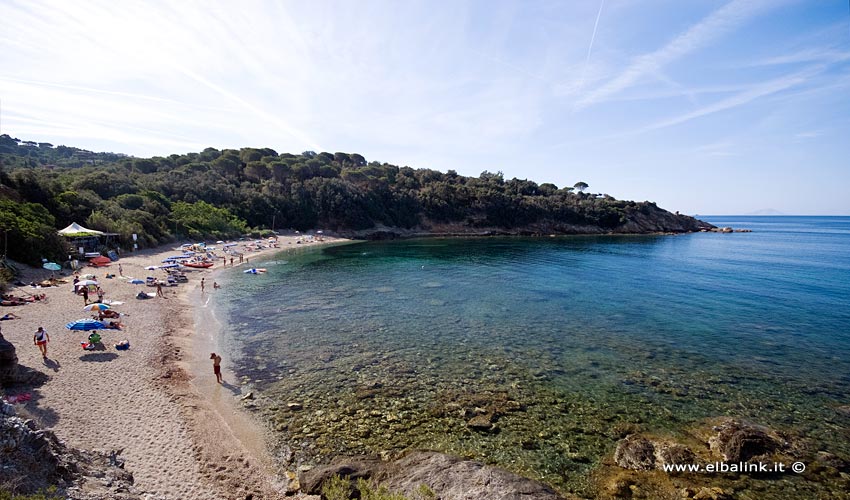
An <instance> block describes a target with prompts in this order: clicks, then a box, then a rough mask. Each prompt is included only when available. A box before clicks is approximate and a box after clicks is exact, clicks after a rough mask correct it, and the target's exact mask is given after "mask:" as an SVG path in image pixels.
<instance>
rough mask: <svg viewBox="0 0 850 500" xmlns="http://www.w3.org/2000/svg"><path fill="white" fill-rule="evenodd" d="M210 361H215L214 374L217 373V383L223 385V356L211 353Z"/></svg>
mask: <svg viewBox="0 0 850 500" xmlns="http://www.w3.org/2000/svg"><path fill="white" fill-rule="evenodd" d="M210 359H211V360H213V373H215V381H216V382H218V383H219V384H220V383H221V356H219V355H218V354H216V353H214V352H211V353H210Z"/></svg>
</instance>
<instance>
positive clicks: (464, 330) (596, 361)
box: [212, 215, 850, 498]
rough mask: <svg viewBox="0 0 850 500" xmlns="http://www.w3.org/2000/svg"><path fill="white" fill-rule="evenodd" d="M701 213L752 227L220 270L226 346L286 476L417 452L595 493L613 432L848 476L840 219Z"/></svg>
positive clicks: (385, 245)
mask: <svg viewBox="0 0 850 500" xmlns="http://www.w3.org/2000/svg"><path fill="white" fill-rule="evenodd" d="M700 218H701V219H702V220H705V221H707V222H710V223H712V224H714V225H716V226H721V227H722V226H732V227H735V228H747V229H752V231H753V232H751V233H732V234H720V233H693V234H683V235H605V236H590V235H588V236H559V237H551V238H524V237H490V238H428V239H415V240H401V241H382V242H354V243H350V244H343V245H334V246H326V247H321V248H315V249H310V248H307V249H301V248H292V249H286V250H284V251H282V252H281V253H279V254H276V255H274V256H271V257H269V258H268V259H267V260H265V261H262V262H253V261H252V265H256V266H257V267H264V268H266V269H267V270H268V271H267V272H266V273H265V274H262V275H247V274H244V273H243V272H242V271H243V270H244V268H243V269H239V268H234V269H232V270H225V271H222V273H221V275H220V278H221V279H220V281H221V282H222V285H223V287H224V288H223V290H224V291H226V293H218V294H214V295H213V299H212V306H213V309H214V310H215V314H216V316H218V317H219V318H226V321H224V322H223V327H222V331H221V332H219V342H220V343H221V345H222V347H223V351H224V353H225V357H226V359H227V360H228V361H229V363H230V366H232V367H233V370H234V372H235V373H236V374H237V376H238V377H240V379H241V380H242V381H243V382H244V383H247V384H250V386H251V387H252V389H253V390H255V391H256V392H257V393H258V394H260V395H261V396H262V397H263V398H264V399H265V400H267V401H271V402H272V403H270V404H267V405H265V406H263V407H262V408H261V409H260V410H258V411H259V412H260V416H261V418H263V419H265V420H266V421H267V422H269V424H270V426H271V428H273V429H276V432H277V433H278V435H279V437H280V443H279V444H278V448H277V449H278V452H279V455H280V456H281V457H284V459H283V460H284V461H287V462H290V463H291V464H294V465H299V464H308V465H313V464H317V463H322V462H323V461H327V460H329V459H330V458H332V457H333V456H335V455H353V454H366V453H376V454H383V455H384V456H386V457H392V456H396V455H397V454H399V453H401V452H403V451H404V450H407V449H413V448H428V449H436V450H439V451H443V452H448V453H455V454H458V455H461V456H465V457H470V458H475V459H478V460H482V461H485V462H488V463H494V464H497V465H499V466H502V467H505V468H507V469H509V470H512V471H515V472H518V473H521V474H523V475H525V476H528V477H531V478H533V479H537V480H541V481H543V482H546V483H548V484H550V485H552V486H554V487H555V488H557V489H559V490H560V491H562V492H572V493H576V494H579V495H585V496H594V495H596V494H597V491H596V489H595V488H596V486H595V485H594V480H593V475H594V471H597V470H599V468H600V466H601V465H602V464H603V463H604V462H605V461H606V460H608V461H610V458H611V456H612V454H613V450H614V447H615V446H616V443H617V440H618V439H619V438H620V437H622V434H623V430H624V429H625V430H628V429H638V430H640V431H641V432H649V433H653V434H658V435H666V436H672V437H687V436H689V435H690V434H689V429H692V428H693V427H694V426H697V425H700V423H701V422H705V421H706V420H707V419H711V418H715V417H719V416H732V417H736V418H741V419H745V420H748V421H751V422H754V423H758V424H762V425H766V426H769V427H771V428H774V429H778V430H781V431H782V432H785V433H787V434H788V435H791V436H796V437H799V438H800V439H802V440H805V442H806V443H809V447H810V448H811V449H813V450H815V451H827V452H829V453H833V454H836V455H838V456H840V457H843V458H844V459H845V460H846V459H850V432H848V417H847V416H845V415H842V414H841V413H840V412H838V411H836V408H838V407H840V406H843V405H848V404H850V328H848V325H850V307H848V306H850V217H848V216H705V215H703V216H700ZM288 402H297V403H298V404H300V405H302V406H303V410H301V411H299V412H292V411H289V410H288V409H287V403H288ZM494 405H497V406H498V405H501V406H500V409H499V410H498V411H499V413H498V416H499V418H498V419H494V423H495V425H496V426H497V429H498V432H476V431H473V430H470V428H469V426H468V421H469V420H470V419H471V418H473V417H475V416H476V415H478V414H480V413H481V412H485V413H486V412H492V409H493V408H494ZM805 481H808V480H807V479H804V478H802V477H787V478H779V479H776V478H770V479H765V480H764V481H763V482H764V484H763V485H761V486H759V488H760V490H759V491H761V492H762V493H764V494H763V495H761V497H765V498H771V497H773V496H771V495H779V493H778V492H785V493H788V492H792V491H796V490H793V488H796V487H800V486H801V485H802V484H803V483H801V482H805ZM809 486H810V485H806V488H809ZM817 487H818V486H817V485H815V486H811V488H815V489H814V490H812V489H811V488H809V489H806V488H804V490H805V491H807V492H809V493H810V492H811V491H820V490H817ZM801 491H802V490H801ZM765 492H766V493H765ZM809 493H807V494H809ZM827 493H828V492H827ZM765 495H766V496H765ZM782 496H783V497H785V498H795V495H794V494H791V493H789V494H788V495H784V494H783V495H782ZM776 497H777V498H779V497H780V496H776ZM796 497H797V498H806V496H805V495H803V494H801V495H798V496H796Z"/></svg>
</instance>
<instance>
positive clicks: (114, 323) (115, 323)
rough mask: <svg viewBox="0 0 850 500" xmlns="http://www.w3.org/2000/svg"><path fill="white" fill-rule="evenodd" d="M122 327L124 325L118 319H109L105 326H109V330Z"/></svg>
mask: <svg viewBox="0 0 850 500" xmlns="http://www.w3.org/2000/svg"><path fill="white" fill-rule="evenodd" d="M123 327H124V324H123V323H121V322H120V321H110V322H109V323H107V324H106V328H109V329H111V330H120V329H121V328H123Z"/></svg>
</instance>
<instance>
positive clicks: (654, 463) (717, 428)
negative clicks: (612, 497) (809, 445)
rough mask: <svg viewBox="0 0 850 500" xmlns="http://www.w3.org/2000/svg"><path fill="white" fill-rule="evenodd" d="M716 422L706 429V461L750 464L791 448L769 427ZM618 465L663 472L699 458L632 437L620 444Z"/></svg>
mask: <svg viewBox="0 0 850 500" xmlns="http://www.w3.org/2000/svg"><path fill="white" fill-rule="evenodd" d="M716 422H717V424H716V425H714V426H712V427H711V428H710V429H706V431H705V433H706V434H707V438H705V441H704V442H703V447H701V450H699V451H700V453H701V454H702V456H703V457H704V458H705V459H711V460H721V461H724V462H733V463H737V462H747V461H752V460H754V459H759V458H766V457H768V456H770V455H772V454H774V453H782V452H783V451H787V450H788V449H789V447H790V444H789V443H788V442H787V441H786V440H785V439H784V438H783V437H782V436H781V435H780V434H779V433H777V432H776V431H774V430H772V429H769V428H767V427H764V426H761V425H755V424H751V423H749V422H746V421H743V420H739V419H734V418H726V417H724V418H721V419H720V420H719V421H716ZM706 447H707V449H705V448H706ZM614 461H615V462H616V463H617V465H619V466H620V467H622V468H624V469H632V470H652V469H663V468H664V466H665V465H675V464H693V463H696V462H697V456H696V454H695V453H694V452H693V451H691V449H690V448H688V447H687V446H685V445H683V444H681V443H677V442H673V441H669V440H661V439H651V438H648V437H646V436H641V435H638V434H632V435H630V436H626V437H625V438H624V439H621V440H620V441H619V442H618V443H617V449H616V450H615V451H614Z"/></svg>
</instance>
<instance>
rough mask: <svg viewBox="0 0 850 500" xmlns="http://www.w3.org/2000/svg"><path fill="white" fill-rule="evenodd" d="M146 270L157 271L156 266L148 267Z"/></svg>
mask: <svg viewBox="0 0 850 500" xmlns="http://www.w3.org/2000/svg"><path fill="white" fill-rule="evenodd" d="M145 269H147V270H148V271H153V270H154V269H156V266H148V267H146V268H145Z"/></svg>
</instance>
